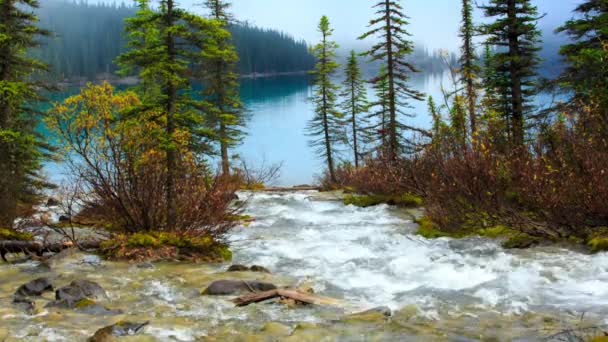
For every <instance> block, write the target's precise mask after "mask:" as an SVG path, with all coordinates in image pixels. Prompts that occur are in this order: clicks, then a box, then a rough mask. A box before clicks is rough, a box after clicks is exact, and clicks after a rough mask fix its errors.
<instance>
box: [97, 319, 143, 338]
mask: <svg viewBox="0 0 608 342" xmlns="http://www.w3.org/2000/svg"><path fill="white" fill-rule="evenodd" d="M149 323H150V322H144V323H131V322H118V323H116V324H114V325H110V326H107V327H105V328H102V329H99V330H97V332H96V333H95V335H93V336H92V337H91V338H89V339H88V341H89V342H110V341H114V340H115V339H114V337H123V336H132V335H136V334H138V333H140V332H142V331H143V330H144V328H145V327H146V326H147V325H148V324H149Z"/></svg>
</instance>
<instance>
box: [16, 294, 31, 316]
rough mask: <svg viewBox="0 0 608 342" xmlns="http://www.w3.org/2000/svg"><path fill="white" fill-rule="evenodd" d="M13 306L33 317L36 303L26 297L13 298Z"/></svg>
mask: <svg viewBox="0 0 608 342" xmlns="http://www.w3.org/2000/svg"><path fill="white" fill-rule="evenodd" d="M13 305H15V307H17V308H18V309H19V310H22V311H24V312H26V313H27V314H29V315H33V314H34V313H35V312H36V303H35V302H34V301H33V300H31V299H29V298H26V297H19V296H15V297H14V298H13Z"/></svg>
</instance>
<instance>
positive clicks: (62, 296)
mask: <svg viewBox="0 0 608 342" xmlns="http://www.w3.org/2000/svg"><path fill="white" fill-rule="evenodd" d="M85 298H89V299H101V298H107V294H106V291H105V290H104V289H103V288H102V287H101V286H99V284H97V283H95V282H92V281H89V280H74V281H73V282H71V283H70V285H68V286H66V287H62V288H60V289H59V290H57V291H56V292H55V299H56V300H58V301H61V300H69V301H73V302H77V301H79V300H82V299H85Z"/></svg>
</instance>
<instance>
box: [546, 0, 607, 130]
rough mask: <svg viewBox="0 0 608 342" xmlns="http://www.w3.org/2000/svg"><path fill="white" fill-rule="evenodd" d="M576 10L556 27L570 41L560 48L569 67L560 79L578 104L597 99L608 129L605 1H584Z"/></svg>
mask: <svg viewBox="0 0 608 342" xmlns="http://www.w3.org/2000/svg"><path fill="white" fill-rule="evenodd" d="M576 13H577V17H576V18H573V19H572V20H569V21H568V22H566V23H565V24H564V25H563V26H562V27H560V28H558V30H557V31H558V32H565V33H567V34H568V35H569V36H570V38H571V40H572V43H570V44H567V45H564V46H563V47H562V49H561V51H560V53H561V54H562V55H563V56H564V57H565V58H566V61H567V62H568V67H567V68H566V70H565V71H564V73H563V74H562V75H561V76H560V78H559V80H560V82H561V85H562V86H563V87H565V88H566V89H568V90H570V91H573V93H574V99H575V102H578V103H577V105H580V104H589V102H591V101H590V100H591V99H593V101H598V102H599V103H597V105H598V108H601V109H602V110H603V111H602V116H603V118H602V119H603V122H604V125H605V126H604V128H606V129H608V91H607V90H606V89H608V1H606V0H587V1H585V2H583V3H581V4H580V5H578V6H577V7H576Z"/></svg>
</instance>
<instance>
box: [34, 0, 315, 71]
mask: <svg viewBox="0 0 608 342" xmlns="http://www.w3.org/2000/svg"><path fill="white" fill-rule="evenodd" d="M132 3H133V2H130V1H121V2H101V3H99V4H92V3H86V2H74V1H71V0H69V1H64V0H47V1H43V2H41V3H40V5H41V6H40V8H39V9H37V10H36V14H37V15H38V17H39V19H40V23H39V27H41V28H44V29H47V30H49V31H51V32H53V35H52V36H50V37H47V38H45V39H42V41H41V42H42V44H41V46H40V47H38V48H37V49H35V50H33V51H32V52H31V53H32V56H33V57H35V58H37V59H40V60H42V61H45V62H46V63H47V64H49V65H50V73H49V74H48V76H47V78H49V79H54V80H55V79H68V80H70V79H85V80H95V79H96V78H97V77H106V78H107V77H108V75H112V74H114V73H115V72H116V71H117V70H118V69H119V66H118V65H116V63H115V60H116V58H117V57H118V56H119V55H120V54H122V53H124V52H126V51H127V46H126V44H127V40H126V37H125V35H124V22H125V19H127V18H129V17H132V16H133V15H134V14H135V12H136V11H137V8H136V7H133V6H132ZM126 4H129V5H126ZM201 5H202V1H201ZM58 18H70V19H69V20H58ZM228 28H229V31H230V32H231V33H232V40H233V42H234V45H235V47H236V51H237V53H238V55H239V56H240V58H239V60H238V62H237V69H236V72H237V73H239V74H251V73H259V74H264V73H282V72H296V71H306V70H310V69H312V67H313V65H314V58H313V57H312V56H311V55H310V54H309V53H308V46H307V44H306V43H305V42H304V41H297V40H295V39H294V38H293V37H291V36H289V35H287V34H285V33H282V32H278V31H274V30H268V29H262V28H258V27H255V26H252V25H249V24H247V23H242V22H236V21H235V22H231V23H230V24H229V27H228Z"/></svg>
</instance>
